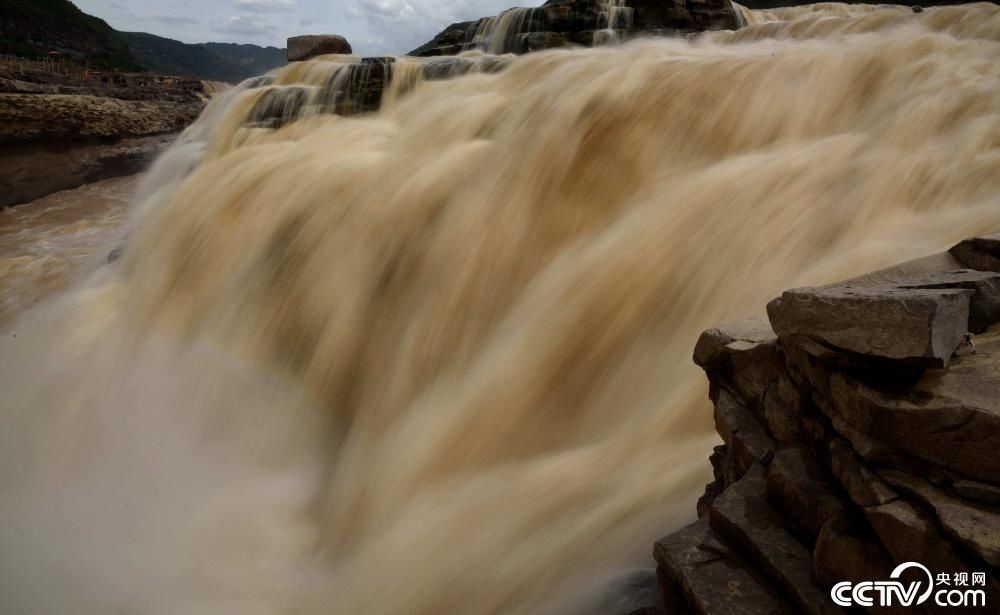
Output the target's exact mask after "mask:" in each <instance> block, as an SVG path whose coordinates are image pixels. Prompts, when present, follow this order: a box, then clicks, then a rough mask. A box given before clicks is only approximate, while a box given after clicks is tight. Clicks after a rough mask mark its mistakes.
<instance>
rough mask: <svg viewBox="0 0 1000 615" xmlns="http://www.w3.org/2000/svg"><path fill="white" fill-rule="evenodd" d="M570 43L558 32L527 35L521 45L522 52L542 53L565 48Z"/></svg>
mask: <svg viewBox="0 0 1000 615" xmlns="http://www.w3.org/2000/svg"><path fill="white" fill-rule="evenodd" d="M567 43H568V41H567V40H566V37H565V36H563V35H562V34H559V33H558V32H531V33H529V34H527V35H526V36H525V37H524V38H523V39H522V40H521V44H520V48H521V49H520V52H521V53H528V52H530V51H541V50H542V49H556V48H558V47H565V46H566V44H567Z"/></svg>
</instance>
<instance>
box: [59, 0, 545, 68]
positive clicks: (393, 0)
mask: <svg viewBox="0 0 1000 615" xmlns="http://www.w3.org/2000/svg"><path fill="white" fill-rule="evenodd" d="M543 1H544V0H520V1H517V0H73V2H74V3H75V4H76V5H77V6H79V7H80V8H81V9H83V11H84V12H87V13H90V14H91V15H96V16H98V17H100V18H101V19H104V20H105V21H107V22H108V23H109V24H111V26H112V27H114V28H115V29H117V30H126V31H139V32H151V33H153V34H158V35H160V36H166V37H168V38H173V39H177V40H180V41H184V42H185V43H204V42H209V41H221V42H231V43H255V44H258V45H274V46H276V47H284V46H285V39H286V38H288V37H289V36H294V35H296V34H342V35H344V36H345V37H347V40H348V41H350V42H351V46H352V47H353V48H354V51H355V52H356V53H362V54H366V55H374V54H380V53H403V52H406V51H409V50H411V49H413V48H414V47H417V46H418V45H420V44H422V43H424V42H426V41H428V40H430V39H431V38H432V37H433V36H434V35H435V34H437V33H438V32H439V31H441V30H442V29H443V28H444V26H447V25H448V24H450V23H453V22H456V21H465V20H469V19H475V18H478V17H485V16H487V15H495V14H496V13H498V12H500V11H502V10H503V9H506V8H510V7H512V6H538V5H540V4H542V2H543Z"/></svg>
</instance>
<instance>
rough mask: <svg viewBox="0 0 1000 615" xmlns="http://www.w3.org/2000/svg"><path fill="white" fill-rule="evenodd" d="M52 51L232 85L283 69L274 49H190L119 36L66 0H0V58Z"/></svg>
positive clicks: (100, 64)
mask: <svg viewBox="0 0 1000 615" xmlns="http://www.w3.org/2000/svg"><path fill="white" fill-rule="evenodd" d="M53 50H54V51H59V52H60V53H61V54H62V57H63V58H64V59H65V60H68V61H73V62H78V63H80V64H87V65H89V66H91V67H94V68H101V69H118V70H121V71H125V72H143V71H150V72H154V73H160V74H167V75H183V76H188V77H196V78H199V79H207V80H212V81H228V82H230V83H235V82H239V81H242V80H244V79H247V78H249V77H254V76H257V75H260V74H263V73H266V72H267V71H269V70H271V69H272V68H276V67H278V66H284V65H285V64H286V58H285V50H284V49H278V48H276V47H258V46H257V45H239V44H234V43H203V44H197V45H192V44H187V43H182V42H180V41H175V40H173V39H169V38H164V37H162V36H156V35H155V34H147V33H145V32H117V31H115V30H114V29H113V28H112V27H111V26H109V25H108V24H107V23H106V22H105V21H104V20H102V19H98V18H97V17H92V16H90V15H87V14H86V13H84V12H83V11H81V10H80V9H78V8H77V7H76V5H74V4H73V3H72V2H70V1H69V0H0V54H5V55H14V56H19V57H24V58H42V57H46V56H47V55H48V53H49V52H50V51H53Z"/></svg>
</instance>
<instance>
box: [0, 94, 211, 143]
mask: <svg viewBox="0 0 1000 615" xmlns="http://www.w3.org/2000/svg"><path fill="white" fill-rule="evenodd" d="M203 106H204V104H203V103H202V102H200V101H197V100H188V101H187V102H184V103H178V102H176V101H172V100H119V99H117V98H104V97H100V96H76V95H65V94H53V95H48V94H0V145H7V144H13V143H26V142H29V141H30V142H36V143H37V142H39V141H48V142H54V141H59V142H60V143H62V142H65V141H81V140H84V139H92V140H97V139H109V138H113V139H121V138H126V137H146V136H152V135H159V134H166V133H173V132H177V131H179V130H181V129H182V128H184V127H185V126H187V125H188V124H190V123H191V122H192V121H194V119H195V118H197V117H198V114H199V113H201V110H202V107H203Z"/></svg>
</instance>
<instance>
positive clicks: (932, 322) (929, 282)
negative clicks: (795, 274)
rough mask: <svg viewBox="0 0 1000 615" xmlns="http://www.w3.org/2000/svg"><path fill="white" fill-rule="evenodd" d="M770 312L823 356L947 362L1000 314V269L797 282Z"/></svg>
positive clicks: (780, 330)
mask: <svg viewBox="0 0 1000 615" xmlns="http://www.w3.org/2000/svg"><path fill="white" fill-rule="evenodd" d="M768 315H769V316H770V318H771V325H772V326H773V327H774V330H775V332H777V334H778V336H779V337H781V338H782V339H786V338H787V339H789V341H790V342H792V343H796V344H799V345H801V346H802V347H803V349H805V350H806V351H807V352H810V353H811V354H814V355H817V356H824V357H825V358H828V359H839V360H841V361H851V360H852V359H856V358H857V357H858V356H860V357H863V358H870V359H876V360H880V361H883V362H884V361H894V362H901V363H906V364H912V365H917V366H920V367H925V368H927V367H930V368H934V367H937V368H940V367H945V366H947V365H948V362H949V361H950V360H951V357H952V356H953V355H954V354H955V352H956V351H957V350H959V349H960V348H961V347H962V346H963V344H964V343H965V342H966V340H967V339H968V333H969V332H970V331H972V332H980V331H984V330H985V329H986V328H988V327H989V326H990V325H991V324H993V323H994V322H997V321H998V320H1000V274H997V273H993V272H982V271H972V270H968V269H959V270H954V271H943V272H932V273H925V274H923V275H921V276H919V277H916V278H914V279H910V280H903V281H899V282H895V283H886V284H871V285H856V284H850V283H847V284H842V285H834V286H826V287H821V288H798V289H793V290H789V291H785V293H784V294H782V296H781V298H780V299H776V300H775V301H773V302H771V304H770V305H768ZM794 338H804V340H808V342H811V345H806V344H803V343H800V342H796V341H795V339H794Z"/></svg>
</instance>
